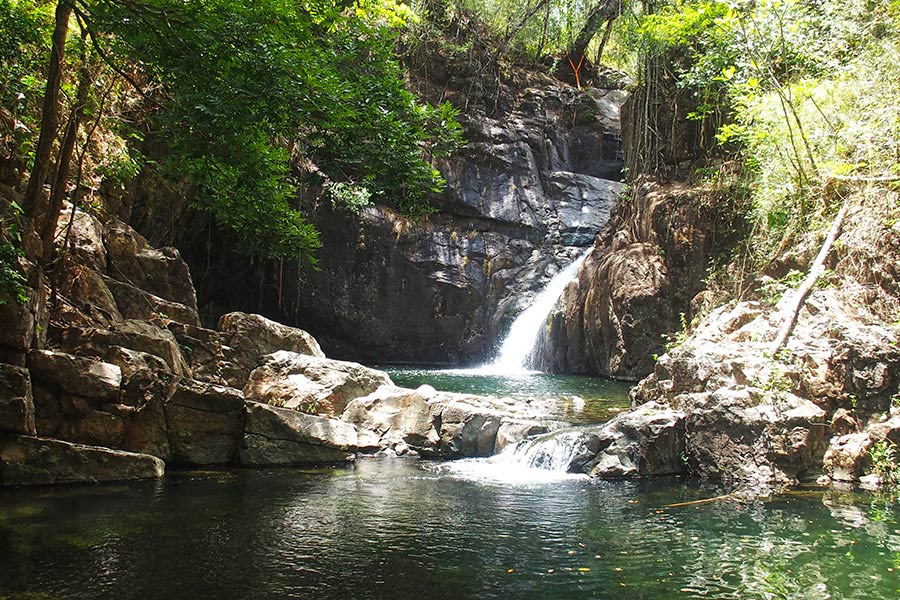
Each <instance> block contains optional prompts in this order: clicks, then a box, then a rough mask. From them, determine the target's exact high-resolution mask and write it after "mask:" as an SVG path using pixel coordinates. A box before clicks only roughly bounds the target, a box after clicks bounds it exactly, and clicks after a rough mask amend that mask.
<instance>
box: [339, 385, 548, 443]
mask: <svg viewBox="0 0 900 600" xmlns="http://www.w3.org/2000/svg"><path fill="white" fill-rule="evenodd" d="M540 412H541V411H540V410H539V409H538V410H534V407H529V406H528V405H527V404H526V405H524V406H522V405H520V404H516V403H513V402H512V401H509V402H507V401H506V400H505V399H497V398H490V397H484V396H474V395H471V394H455V393H450V392H435V391H434V388H431V387H430V386H422V387H420V388H419V389H416V390H410V389H406V388H400V387H395V386H382V387H380V388H378V389H377V390H376V391H375V392H373V393H371V394H369V395H368V396H365V397H363V398H357V399H356V400H353V401H352V402H350V403H349V404H348V405H347V408H346V409H345V410H344V413H343V415H342V417H341V418H342V419H343V420H344V421H346V422H348V423H352V424H354V425H356V427H357V429H358V436H359V448H360V450H362V451H373V450H378V449H391V450H395V451H396V449H397V448H401V449H405V448H409V449H411V450H413V451H415V452H416V453H418V454H421V455H423V456H427V457H433V458H462V457H476V456H490V455H492V454H495V453H496V452H499V451H500V450H501V449H502V448H503V447H504V446H506V445H508V444H510V443H513V442H517V441H519V440H520V439H522V438H523V437H524V436H526V435H531V434H535V433H543V432H546V431H547V425H546V424H545V423H542V422H539V421H538V420H537V418H536V417H537V414H536V413H540ZM397 453H398V454H402V453H404V452H403V451H398V452H397Z"/></svg>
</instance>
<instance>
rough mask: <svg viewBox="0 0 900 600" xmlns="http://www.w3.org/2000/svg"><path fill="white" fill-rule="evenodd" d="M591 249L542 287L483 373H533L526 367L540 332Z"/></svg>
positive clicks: (510, 329) (518, 318) (513, 325)
mask: <svg viewBox="0 0 900 600" xmlns="http://www.w3.org/2000/svg"><path fill="white" fill-rule="evenodd" d="M591 250H593V247H591V248H588V250H587V251H586V252H584V254H582V255H581V256H579V257H578V258H577V259H575V260H574V261H573V262H572V263H571V264H569V266H567V267H566V268H565V269H563V270H562V271H560V272H559V273H557V274H556V276H555V277H553V279H551V280H550V283H548V284H547V287H545V288H544V289H543V290H541V293H540V294H538V296H537V298H535V299H534V302H533V303H532V304H531V306H529V307H528V308H526V309H525V310H524V311H522V314H520V315H519V316H518V317H516V320H515V321H513V324H512V326H511V327H510V328H509V333H508V334H507V335H506V339H504V340H503V344H501V346H500V354H499V355H498V357H497V359H496V360H495V361H494V362H492V363H491V364H489V365H485V366H484V367H481V368H480V369H479V371H480V372H482V373H485V374H495V375H516V374H524V373H529V372H530V371H529V370H528V369H527V368H526V367H525V361H526V360H527V359H528V354H529V353H531V351H532V349H533V348H534V345H535V343H536V342H537V339H538V333H539V332H540V331H541V327H543V326H544V322H545V321H546V320H547V315H549V314H550V311H551V310H553V307H554V306H555V305H556V301H557V300H559V297H560V295H562V293H563V291H565V289H566V286H567V285H568V284H569V282H571V281H573V280H574V279H575V278H576V277H577V276H578V268H579V267H580V266H581V263H583V262H584V259H585V258H587V255H588V254H590V253H591Z"/></svg>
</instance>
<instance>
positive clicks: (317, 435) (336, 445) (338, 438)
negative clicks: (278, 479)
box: [240, 402, 357, 465]
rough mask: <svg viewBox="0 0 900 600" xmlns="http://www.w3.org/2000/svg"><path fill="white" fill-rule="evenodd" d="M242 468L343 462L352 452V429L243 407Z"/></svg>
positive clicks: (262, 408)
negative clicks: (245, 413)
mask: <svg viewBox="0 0 900 600" xmlns="http://www.w3.org/2000/svg"><path fill="white" fill-rule="evenodd" d="M246 410H247V417H246V419H247V420H246V428H245V430H244V440H243V443H242V445H241V449H240V462H241V464H242V465H288V464H293V465H296V464H315V463H329V462H346V461H349V460H352V459H353V454H352V453H353V452H355V451H356V448H357V446H356V444H357V436H356V428H355V427H354V426H353V425H350V424H349V423H346V422H344V421H340V420H337V419H329V418H325V417H319V416H315V415H308V414H305V413H301V412H297V411H295V410H289V409H283V408H276V407H274V406H269V405H267V404H260V403H258V402H248V403H247V407H246Z"/></svg>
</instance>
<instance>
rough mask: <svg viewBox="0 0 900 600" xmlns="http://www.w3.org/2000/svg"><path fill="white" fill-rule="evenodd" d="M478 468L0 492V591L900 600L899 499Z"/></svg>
mask: <svg viewBox="0 0 900 600" xmlns="http://www.w3.org/2000/svg"><path fill="white" fill-rule="evenodd" d="M506 471H507V469H506V467H505V466H503V465H498V466H497V468H494V469H492V467H491V465H490V463H488V462H486V461H459V462H456V463H443V464H441V463H433V462H429V461H416V460H411V459H402V458H401V459H396V458H395V459H360V460H359V461H358V462H357V464H356V465H355V466H352V467H349V468H337V469H317V470H316V469H313V470H310V469H283V470H269V471H251V470H236V471H224V472H199V471H198V472H185V473H174V474H170V475H167V476H166V477H165V479H163V480H161V481H159V482H143V483H129V484H122V485H103V486H70V487H67V486H58V487H53V488H42V489H28V490H25V489H22V490H14V489H13V490H11V489H5V490H0V557H2V560H0V598H14V599H17V600H19V599H22V600H24V599H29V600H31V599H36V598H40V599H56V598H60V599H62V598H64V599H69V600H76V599H82V598H84V599H100V598H104V599H105V598H109V599H116V600H128V599H136V600H137V599H141V600H147V599H157V598H158V599H160V600H163V599H166V600H169V599H178V598H186V599H187V598H189V599H201V598H216V599H217V600H229V599H239V598H241V599H250V598H252V599H260V600H265V599H284V598H315V599H335V600H339V599H340V600H355V599H360V600H362V599H377V598H386V599H387V598H390V599H392V600H406V599H410V600H412V599H421V598H428V599H430V600H438V599H445V598H446V599H448V600H449V599H454V600H460V599H485V598H498V599H500V598H503V599H515V598H542V599H556V598H560V599H562V598H566V599H575V598H621V599H639V598H647V599H667V598H730V599H741V600H748V599H757V598H758V599H761V600H762V599H771V598H791V599H797V598H808V599H823V598H836V599H839V598H859V599H863V598H865V599H870V600H877V599H888V598H891V599H893V598H897V597H898V594H900V501H898V499H897V498H896V497H890V496H887V495H868V494H864V495H857V494H852V493H842V492H836V491H822V490H801V491H798V492H794V493H791V494H789V495H782V496H777V497H774V498H771V499H767V500H758V501H755V502H752V503H743V504H742V503H737V502H734V501H730V500H727V499H726V500H719V501H713V502H706V503H701V504H693V505H685V506H680V507H667V505H670V504H673V503H678V502H688V501H692V500H696V499H702V498H710V497H715V496H717V495H720V494H721V493H722V490H721V489H718V488H716V487H714V486H704V485H698V484H694V483H689V482H685V481H681V480H658V479H657V480H644V481H616V482H592V481H590V480H588V479H586V478H582V477H575V476H570V475H565V474H556V476H553V477H547V476H546V475H547V474H548V473H549V472H547V471H545V472H544V474H543V475H542V476H536V477H534V478H529V477H527V476H525V477H520V478H518V479H517V480H516V481H512V480H510V479H509V477H508V476H507V475H508V473H506Z"/></svg>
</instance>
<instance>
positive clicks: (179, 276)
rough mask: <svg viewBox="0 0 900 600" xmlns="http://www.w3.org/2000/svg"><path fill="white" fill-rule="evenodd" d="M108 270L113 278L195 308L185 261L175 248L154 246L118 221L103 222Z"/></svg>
mask: <svg viewBox="0 0 900 600" xmlns="http://www.w3.org/2000/svg"><path fill="white" fill-rule="evenodd" d="M103 236H104V241H105V246H106V250H107V253H108V270H107V273H108V275H109V276H110V277H112V278H113V279H116V280H119V281H124V282H127V283H129V284H130V285H132V286H134V287H136V288H139V289H141V290H144V291H147V292H149V293H151V294H153V295H155V296H159V297H160V298H164V299H166V300H169V301H172V302H176V303H178V304H182V305H184V306H187V307H189V308H191V309H193V310H195V311H196V310H197V295H196V293H195V292H194V284H193V281H192V280H191V274H190V270H189V269H188V266H187V263H185V262H184V261H183V260H182V259H181V255H180V254H179V253H178V250H176V249H175V248H153V247H151V246H150V244H149V243H148V242H147V240H145V239H144V238H143V237H142V236H141V235H140V234H138V233H137V232H136V231H134V229H132V228H131V227H129V226H128V225H126V224H125V223H123V222H121V221H116V220H113V221H110V222H108V223H106V226H105V229H104V232H103Z"/></svg>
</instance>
